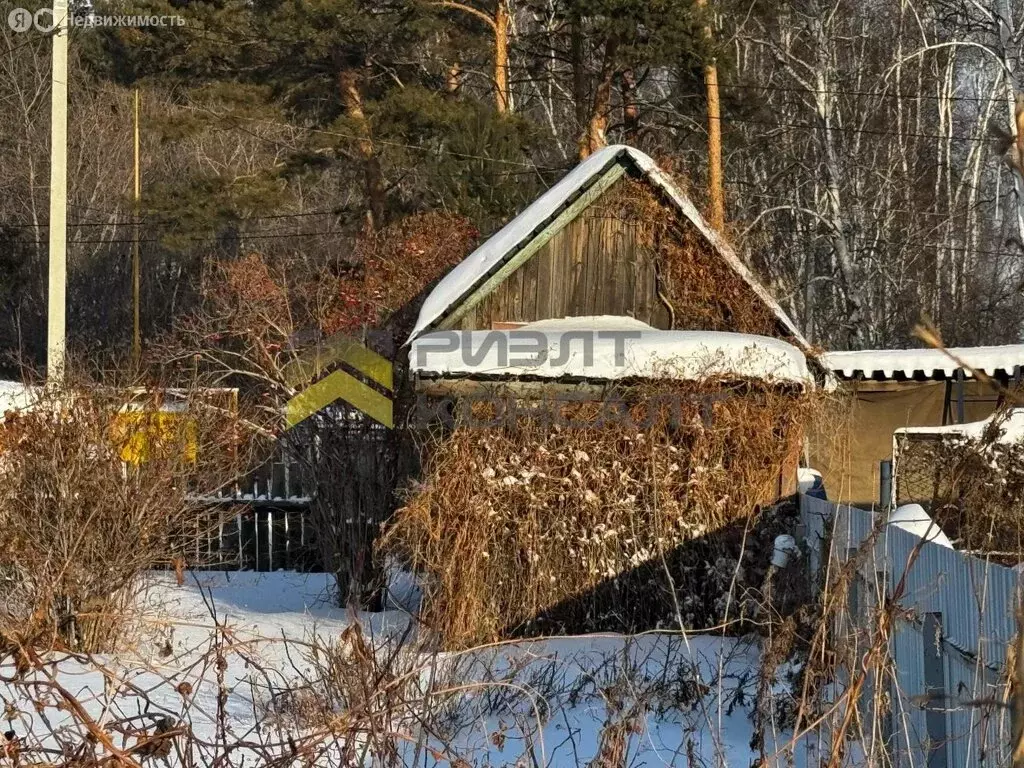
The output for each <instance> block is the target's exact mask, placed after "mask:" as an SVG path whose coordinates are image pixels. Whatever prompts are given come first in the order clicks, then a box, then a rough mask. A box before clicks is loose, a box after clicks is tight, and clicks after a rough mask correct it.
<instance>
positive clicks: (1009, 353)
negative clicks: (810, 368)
mask: <svg viewBox="0 0 1024 768" xmlns="http://www.w3.org/2000/svg"><path fill="white" fill-rule="evenodd" d="M951 355H952V357H951ZM953 358H956V360H962V361H963V362H964V364H966V365H967V366H969V367H970V368H972V369H974V370H976V371H981V372H982V373H985V374H988V375H989V376H995V375H996V374H998V373H1006V374H1013V372H1014V369H1015V368H1016V367H1017V366H1018V365H1024V344H1007V345H1005V346H1000V347H951V348H950V349H948V350H946V351H943V350H941V349H863V350H859V351H856V352H826V353H825V354H823V355H822V356H821V358H820V361H821V363H822V365H824V366H825V367H826V368H828V369H829V370H831V371H833V372H834V373H836V374H838V375H840V376H842V377H843V378H846V379H852V378H855V377H857V376H861V375H862V376H863V377H864V378H867V379H871V378H883V379H892V378H896V377H899V378H907V379H913V378H926V379H933V378H938V379H948V378H950V377H951V376H952V375H953V374H954V373H955V372H956V371H958V370H960V365H959V364H958V363H957V362H956V360H954V359H953ZM964 375H965V376H967V377H968V378H969V377H970V376H971V372H970V371H968V370H964Z"/></svg>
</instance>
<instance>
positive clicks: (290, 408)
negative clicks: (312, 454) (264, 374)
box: [285, 335, 394, 429]
mask: <svg viewBox="0 0 1024 768" xmlns="http://www.w3.org/2000/svg"><path fill="white" fill-rule="evenodd" d="M338 363H344V364H346V365H348V366H350V367H351V368H353V369H355V370H356V371H357V372H359V373H360V374H362V375H363V376H365V377H366V378H367V379H369V380H370V381H372V382H374V383H376V384H378V385H380V386H381V387H383V388H384V389H386V390H387V391H388V392H393V391H394V382H393V380H392V377H393V372H392V367H391V361H390V360H388V359H387V358H385V357H381V356H380V355H378V354H377V353H376V352H374V351H372V350H370V349H367V348H366V347H364V346H363V345H362V344H359V343H357V342H355V341H352V340H351V339H348V338H345V337H344V336H340V335H339V336H334V337H331V338H330V339H328V340H327V341H326V342H325V343H324V344H322V345H318V346H317V348H316V349H314V350H313V351H312V352H310V353H309V354H307V355H304V356H303V357H301V358H299V359H298V360H295V361H294V362H292V363H291V364H289V366H288V367H287V368H286V369H285V380H286V381H287V382H288V383H289V384H290V385H291V386H293V387H294V386H299V385H300V384H302V383H304V382H307V381H311V380H312V379H314V378H315V377H317V376H319V375H320V374H321V373H322V372H323V371H324V370H326V369H327V368H328V367H330V366H332V365H336V364H338ZM336 400H344V401H345V402H346V403H348V404H349V405H351V406H352V407H354V408H356V409H358V410H359V411H361V412H363V413H365V414H366V415H367V416H369V417H370V418H371V419H373V420H374V421H376V422H378V423H380V424H383V425H384V426H385V427H393V426H394V414H393V411H392V402H391V398H390V397H388V396H387V395H384V394H382V393H381V392H378V391H377V390H376V389H374V388H373V387H371V386H370V385H369V384H367V383H365V382H363V381H360V380H359V379H357V378H356V377H355V376H353V375H351V374H349V373H346V372H345V371H342V370H336V371H334V372H333V373H331V374H330V375H328V376H325V377H324V378H322V379H320V380H319V381H317V382H316V383H315V384H312V385H310V386H309V387H307V388H306V389H304V390H303V391H302V392H300V393H299V394H297V395H296V396H295V397H293V398H292V399H291V400H289V401H288V403H287V404H286V405H285V429H291V428H292V427H294V426H295V425H296V424H298V423H300V422H302V421H304V420H306V419H308V418H309V417H310V416H312V415H313V414H314V413H316V412H317V411H321V410H323V409H324V408H326V407H327V406H328V405H330V404H331V403H333V402H335V401H336Z"/></svg>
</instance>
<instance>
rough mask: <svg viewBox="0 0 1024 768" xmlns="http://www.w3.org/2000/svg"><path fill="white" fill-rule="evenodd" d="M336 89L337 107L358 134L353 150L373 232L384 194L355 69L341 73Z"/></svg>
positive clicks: (381, 212) (378, 223) (379, 220)
mask: <svg viewBox="0 0 1024 768" xmlns="http://www.w3.org/2000/svg"><path fill="white" fill-rule="evenodd" d="M338 86H339V88H340V90H341V103H342V106H343V107H344V109H345V114H347V115H348V116H349V117H350V118H351V119H352V122H353V123H354V124H355V126H356V130H357V131H358V133H359V139H358V141H357V142H356V148H357V149H358V151H359V155H360V157H362V160H363V175H364V180H365V185H366V199H367V202H368V209H367V224H368V226H369V228H370V229H376V228H379V227H381V226H383V224H384V208H385V202H386V200H385V191H384V174H383V173H382V171H381V167H380V158H378V157H377V152H376V148H375V147H374V145H373V137H372V136H371V134H370V121H369V120H367V119H366V112H364V111H363V95H362V93H361V92H360V90H359V73H358V71H357V70H355V69H343V70H341V72H340V73H339V74H338Z"/></svg>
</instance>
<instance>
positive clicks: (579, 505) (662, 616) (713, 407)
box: [380, 383, 811, 647]
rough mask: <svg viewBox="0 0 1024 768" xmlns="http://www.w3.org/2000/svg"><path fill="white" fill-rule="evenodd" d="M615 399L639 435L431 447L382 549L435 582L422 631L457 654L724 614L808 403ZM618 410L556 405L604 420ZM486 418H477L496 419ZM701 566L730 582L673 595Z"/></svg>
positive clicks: (693, 392)
mask: <svg viewBox="0 0 1024 768" xmlns="http://www.w3.org/2000/svg"><path fill="white" fill-rule="evenodd" d="M619 395H620V396H621V397H622V402H623V403H625V404H627V406H628V409H629V413H630V415H631V417H632V420H631V422H625V421H623V422H621V423H605V424H603V425H601V426H583V425H576V426H564V425H561V424H552V423H551V420H550V419H548V418H544V417H541V416H536V417H530V416H523V415H521V414H520V415H519V417H517V418H516V419H515V420H514V422H512V423H506V424H503V425H500V426H496V427H493V428H480V427H476V426H472V425H464V426H457V427H456V428H455V429H454V431H453V432H452V433H451V434H448V435H446V436H443V437H439V438H438V439H436V440H433V441H432V442H430V443H429V444H428V445H427V447H426V451H425V453H426V463H425V469H424V472H423V478H424V481H423V484H422V485H421V486H419V487H418V489H416V490H415V491H414V492H412V493H411V495H410V496H409V498H408V502H407V503H406V505H405V506H404V507H403V508H402V509H401V510H399V512H398V513H397V515H396V517H395V520H394V522H393V524H392V525H391V526H390V527H389V529H388V530H387V532H386V534H385V536H384V538H383V540H382V543H381V545H380V549H381V551H382V553H383V554H385V555H388V556H397V557H399V558H401V559H403V560H404V561H405V562H406V563H407V564H408V565H409V566H410V567H412V568H414V569H416V570H417V571H420V572H422V573H424V574H426V577H427V593H426V599H425V607H424V609H423V613H422V616H421V618H422V619H423V621H424V622H425V623H426V624H427V625H428V626H430V627H433V628H434V629H436V630H437V631H438V632H439V633H440V635H441V636H442V638H443V642H444V643H445V644H446V645H449V646H456V647H464V646H467V645H471V644H474V643H479V642H490V641H493V640H497V639H499V638H502V637H507V636H509V635H534V634H537V633H540V632H555V633H558V632H567V631H571V632H584V631H595V630H599V629H601V630H605V629H610V630H617V631H637V630H640V629H646V628H650V627H653V626H655V625H657V624H658V623H659V622H660V623H661V624H662V625H663V626H678V625H679V624H684V625H686V626H691V627H692V626H707V625H708V623H713V622H714V617H715V616H720V615H721V614H722V613H723V612H724V611H725V608H726V602H727V600H728V597H727V596H728V595H729V594H731V592H732V590H731V589H730V588H729V587H731V586H732V585H731V584H730V583H729V582H730V581H732V580H735V576H736V572H737V571H739V570H742V568H741V567H740V564H739V563H738V562H737V560H736V559H735V558H736V557H737V556H738V554H739V553H740V552H741V551H742V550H743V546H742V544H743V540H744V538H745V536H746V534H747V533H748V532H749V530H750V529H752V528H753V527H754V525H753V518H754V517H755V516H756V515H757V512H758V510H759V505H762V504H764V503H765V502H770V501H773V500H774V499H776V498H777V497H778V496H779V495H780V477H781V475H782V473H783V471H784V468H788V470H789V471H792V470H793V469H795V466H796V455H797V452H798V451H799V447H800V440H801V436H802V429H801V425H802V424H803V423H804V421H805V418H806V416H807V413H808V410H809V409H810V408H811V405H810V401H809V399H808V398H807V397H805V396H804V395H802V394H797V393H792V392H790V393H783V392H778V391H771V390H768V389H764V388H757V387H753V386H749V387H747V386H744V387H738V388H722V387H721V386H720V385H717V384H710V383H709V384H682V383H680V384H672V385H659V386H646V387H638V388H626V389H624V390H623V391H622V392H620V393H619ZM612 399H613V400H614V399H615V398H612ZM607 402H608V401H606V402H605V403H604V404H602V403H600V402H582V403H581V402H577V403H572V404H568V405H566V404H563V405H562V406H561V407H562V408H563V409H564V412H565V415H566V416H568V415H570V414H571V416H573V417H574V418H576V419H577V420H580V421H581V422H586V423H593V421H594V420H595V418H596V416H597V414H599V413H601V412H602V409H607V407H608V404H607ZM668 403H671V404H672V405H667V404H668ZM652 404H653V405H652ZM475 407H476V408H477V411H478V413H476V415H478V416H479V417H481V418H482V417H483V416H485V415H486V414H485V413H479V411H481V410H484V409H486V408H487V407H493V406H490V404H483V403H481V404H477V406H475ZM520 410H521V408H520ZM548 412H549V411H547V410H545V411H542V413H548ZM783 485H784V483H783ZM687 547H692V548H693V549H692V552H691V553H689V554H688V553H687V552H686V548H687ZM694 569H702V570H706V571H714V570H716V569H718V570H719V571H720V572H721V576H722V578H723V579H724V581H725V583H724V584H722V583H720V582H717V581H714V580H712V579H709V578H703V581H704V583H710V584H712V587H711V589H710V590H705V589H701V590H700V592H699V595H695V594H692V593H691V594H687V592H686V591H685V590H681V589H680V588H679V584H675V583H674V582H675V581H677V580H683V581H685V582H686V583H687V584H689V583H691V582H694V581H695V578H694V577H695V572H694ZM715 587H723V589H720V590H719V591H718V598H717V603H718V604H717V605H713V606H710V607H709V606H708V605H706V602H707V600H706V599H705V596H706V595H708V596H709V599H710V600H711V601H712V602H713V603H714V602H715V601H716V598H715V597H714V596H710V592H711V591H714V588H715ZM688 598H693V599H688ZM681 601H683V602H681ZM733 615H736V614H735V613H734V614H733Z"/></svg>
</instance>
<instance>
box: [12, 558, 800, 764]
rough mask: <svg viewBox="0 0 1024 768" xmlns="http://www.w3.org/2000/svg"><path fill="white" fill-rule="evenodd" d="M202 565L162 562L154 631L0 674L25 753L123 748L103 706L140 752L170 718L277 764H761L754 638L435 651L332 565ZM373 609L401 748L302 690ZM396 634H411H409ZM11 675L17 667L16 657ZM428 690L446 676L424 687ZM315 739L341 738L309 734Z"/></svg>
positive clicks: (253, 759)
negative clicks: (96, 652) (383, 751)
mask: <svg viewBox="0 0 1024 768" xmlns="http://www.w3.org/2000/svg"><path fill="white" fill-rule="evenodd" d="M186 577H187V578H186V581H185V583H184V584H183V585H180V586H179V585H178V584H177V583H176V581H175V578H174V574H173V573H157V574H152V575H151V576H150V578H149V585H148V587H147V589H146V590H145V591H144V594H143V597H142V598H141V599H140V601H139V606H138V610H137V613H136V614H135V615H134V617H133V618H134V619H136V621H137V624H138V627H139V633H138V636H139V637H140V638H141V639H139V640H133V641H130V642H129V641H128V639H127V638H126V643H125V645H126V647H125V648H124V649H123V650H122V651H120V652H118V653H116V654H111V655H108V656H105V657H102V658H74V657H71V656H67V655H55V656H53V657H51V658H48V659H47V662H48V663H46V664H44V665H42V666H41V667H39V668H36V669H34V670H33V671H30V672H28V673H27V675H25V676H24V677H23V678H22V679H20V680H11V679H8V680H7V682H4V683H2V684H0V695H2V697H3V700H4V703H5V704H6V705H7V712H6V715H5V717H6V719H7V720H8V722H9V725H8V726H6V727H7V728H10V729H12V730H14V732H15V733H16V734H17V736H18V737H19V739H20V740H21V743H22V752H23V754H24V755H26V756H28V755H29V753H31V752H32V751H33V750H35V752H36V754H33V755H32V759H36V758H39V757H40V755H39V754H38V752H39V750H47V751H48V755H46V757H47V758H48V759H49V760H52V761H56V758H57V756H58V755H61V756H62V757H64V758H67V757H68V756H69V753H72V752H74V751H75V750H76V749H87V750H93V751H95V753H96V754H98V755H103V754H109V752H110V749H109V747H104V746H103V745H102V744H99V745H96V744H93V743H92V742H90V741H89V740H87V739H85V738H84V734H85V731H86V730H89V729H91V726H90V725H89V721H91V722H92V723H93V724H94V725H95V727H96V729H97V731H96V732H99V733H106V734H109V735H110V737H111V744H112V745H113V748H114V749H119V750H125V751H128V752H129V753H130V755H129V756H130V757H132V758H133V759H138V756H139V754H140V753H139V752H138V750H137V749H136V750H135V751H132V748H133V747H136V746H137V745H138V744H139V743H140V738H141V739H143V741H144V740H145V738H146V736H145V734H148V733H152V731H153V727H154V724H155V723H156V722H157V721H158V718H159V717H166V718H168V721H167V722H168V723H172V724H173V725H174V730H173V731H172V733H178V732H179V731H188V732H189V733H190V734H191V735H192V736H193V738H192V739H190V740H188V741H189V747H188V749H189V750H190V751H191V758H190V760H191V762H193V763H194V764H198V765H202V764H210V763H212V762H214V760H217V759H218V758H219V764H221V765H261V764H266V763H267V762H268V755H270V754H278V755H280V754H285V755H287V754H289V752H290V753H291V754H293V755H295V764H302V761H300V760H299V758H300V757H301V758H303V760H304V761H305V763H308V764H317V765H338V764H339V763H341V764H349V762H351V761H352V760H353V759H355V760H356V762H361V763H365V764H371V763H374V764H398V765H403V764H405V765H413V764H417V765H466V766H468V765H538V766H549V765H550V766H576V765H585V764H587V763H589V762H590V761H591V760H593V759H594V758H595V757H596V756H597V755H598V754H599V753H601V752H602V750H604V751H605V752H606V753H607V752H608V750H612V751H614V750H619V749H625V750H626V753H625V760H624V762H621V763H618V762H614V763H612V764H615V765H618V764H621V765H631V766H632V765H637V766H639V765H680V766H683V765H691V764H697V765H707V766H711V765H729V766H733V765H737V766H747V765H750V764H751V761H753V760H754V759H756V758H757V756H758V752H757V751H755V750H752V749H751V746H750V742H751V736H752V733H753V730H754V728H753V721H752V712H753V710H754V706H755V692H756V688H757V684H758V668H759V661H760V654H759V650H758V647H757V645H756V644H754V643H752V642H749V641H745V640H741V639H736V638H722V637H719V636H710V635H691V636H689V637H683V636H681V635H678V634H648V635H643V636H638V637H632V638H627V637H622V636H616V635H600V636H595V635H590V636H581V637H573V638H558V639H549V640H543V641H534V642H519V643H514V644H506V645H500V646H493V647H488V648H482V649H474V650H472V651H469V652H462V653H453V652H448V653H433V652H429V651H428V650H427V648H428V646H427V645H426V639H425V638H419V639H418V640H417V639H416V638H415V633H414V632H411V630H410V631H407V628H409V625H410V620H409V617H408V615H407V614H406V613H404V612H402V611H390V612H386V613H380V614H361V615H358V616H357V615H356V614H355V613H350V612H346V611H345V610H342V609H340V608H337V607H335V606H332V605H331V603H330V600H329V597H330V582H329V579H328V577H326V576H324V575H321V574H309V575H306V574H295V573H272V574H256V573H219V572H218V573H214V572H201V573H195V574H186ZM357 622H358V624H359V625H360V627H361V632H362V637H364V638H365V645H363V646H362V647H371V646H372V648H373V649H374V650H375V651H376V652H377V654H378V656H379V657H380V658H381V659H384V658H386V659H388V660H391V663H390V664H388V663H381V664H380V667H379V668H380V669H381V670H386V673H382V677H381V678H380V680H379V681H378V682H377V684H378V686H379V687H380V688H381V689H382V690H383V689H389V690H393V691H398V690H401V691H403V694H404V698H403V699H402V700H403V702H416V703H415V704H413V705H411V706H409V705H408V704H404V705H403V707H402V708H400V709H401V711H400V712H399V713H397V714H396V715H395V718H394V720H393V721H392V726H393V728H394V733H395V734H396V736H395V738H394V740H393V741H394V743H395V752H394V754H393V755H392V756H391V758H389V760H383V761H382V760H381V758H380V756H379V755H378V756H377V759H376V760H373V759H371V758H372V757H373V755H372V754H371V755H357V756H356V758H352V757H351V756H349V757H348V758H345V759H342V758H343V752H344V746H343V744H344V742H343V741H339V740H337V739H335V740H334V741H329V740H325V739H324V736H323V734H324V733H325V732H326V731H329V730H330V729H331V728H339V727H343V726H344V725H345V723H347V722H350V721H347V720H346V719H345V717H346V713H345V711H344V709H343V708H339V709H338V711H337V712H336V714H337V715H338V719H337V720H334V721H332V722H331V723H330V724H328V723H325V722H324V721H323V720H322V718H321V719H320V720H316V719H313V720H310V719H308V717H307V719H304V718H303V715H302V713H303V712H304V711H305V710H303V708H302V706H301V705H302V702H303V701H306V698H304V697H305V696H306V694H307V693H311V692H314V691H315V690H318V684H319V682H320V681H321V677H322V675H320V673H321V672H322V670H323V669H324V667H325V664H324V659H325V658H328V656H327V655H325V654H326V649H330V648H332V647H334V648H339V647H343V648H356V647H357V646H356V645H351V640H352V630H351V627H352V626H353V624H354V623H357ZM346 630H348V632H346ZM346 638H347V641H348V642H349V643H350V645H349V646H345V645H344V644H343V641H345V639H346ZM398 638H401V640H402V643H403V645H402V648H404V649H405V650H396V649H397V648H398ZM0 673H2V674H3V676H4V677H5V678H10V677H11V676H12V673H13V667H12V666H11V665H8V666H7V667H4V668H3V669H0ZM374 674H376V672H374ZM341 677H344V675H341ZM396 680H398V681H402V680H404V681H405V683H404V684H403V685H397V684H395V681H396ZM389 681H390V682H389ZM776 689H777V690H778V691H780V692H782V691H784V690H785V689H786V684H785V683H784V682H780V683H777V684H776ZM424 690H429V691H430V692H431V693H430V697H429V699H428V700H426V701H424V700H423V696H422V692H423V691H424ZM410 691H412V692H413V693H412V694H411V695H410ZM69 697H70V698H69ZM72 700H73V703H72ZM375 701H376V699H375ZM78 704H80V705H81V710H80V711H77V712H75V711H74V710H75V708H76V705H78ZM424 721H426V722H428V727H427V728H424V727H422V725H421V724H422V723H423V722H424ZM83 723H85V725H83ZM5 729H6V728H5ZM766 730H767V731H768V742H769V744H772V743H778V744H780V745H782V744H784V743H785V742H787V741H788V734H787V733H785V731H784V730H783V731H781V732H779V733H775V734H774V735H773V728H772V723H771V722H769V723H767V724H766ZM140 734H141V736H140ZM176 738H177V739H178V741H177V743H176V745H175V752H172V754H171V755H170V756H169V757H168V760H169V761H170V763H171V764H180V763H182V762H185V760H183V759H182V758H181V756H180V755H177V754H176V751H177V750H179V749H182V746H181V743H182V742H185V741H186V739H185V738H184V737H183V736H180V737H176ZM351 738H354V739H356V740H362V739H363V737H362V736H356V737H351ZM366 740H370V737H369V736H367V737H366ZM92 741H93V742H94V741H96V739H95V738H93V740H92ZM99 741H100V742H102V741H103V739H102V738H101V739H99ZM314 743H315V744H318V745H323V744H327V746H321V747H318V749H319V751H317V750H314V749H312V748H311V747H310V748H309V749H308V750H307V747H306V746H304V745H309V744H314ZM349 743H351V741H350V742H349ZM83 745H84V746H83ZM773 749H774V748H773V747H771V746H769V748H768V751H769V753H770V752H772V751H773ZM809 749H810V747H809V745H808V743H807V742H806V741H803V742H802V743H801V746H800V748H799V749H798V750H797V754H796V755H795V758H796V763H797V764H798V765H803V764H809V763H811V762H816V759H814V757H813V755H812V754H811V753H810V752H809V751H808V750H809ZM304 750H307V751H304ZM776 760H777V762H778V763H779V764H781V763H783V762H785V757H784V756H783V755H781V754H780V755H778V757H777V758H776V759H775V760H771V762H776ZM459 761H462V762H459ZM143 762H145V759H144V760H143ZM0 764H3V763H2V758H0ZM283 764H287V760H286V762H285V763H283Z"/></svg>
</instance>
